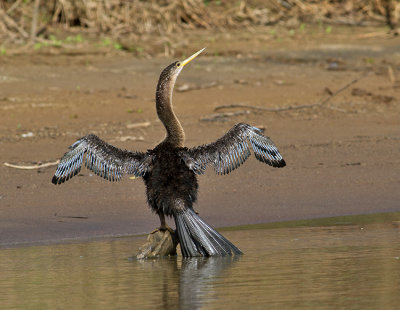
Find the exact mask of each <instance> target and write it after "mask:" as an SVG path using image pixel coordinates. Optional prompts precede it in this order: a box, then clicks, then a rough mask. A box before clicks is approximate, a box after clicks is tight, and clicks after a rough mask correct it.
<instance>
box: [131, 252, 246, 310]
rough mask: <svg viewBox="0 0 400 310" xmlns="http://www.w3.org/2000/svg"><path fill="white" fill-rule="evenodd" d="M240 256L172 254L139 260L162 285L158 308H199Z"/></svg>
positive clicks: (210, 296)
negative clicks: (182, 255) (162, 257)
mask: <svg viewBox="0 0 400 310" xmlns="http://www.w3.org/2000/svg"><path fill="white" fill-rule="evenodd" d="M239 259H240V256H220V257H191V258H182V257H172V258H165V259H159V260H144V261H138V262H140V264H142V266H143V267H144V268H145V269H147V268H149V270H147V271H150V274H149V276H150V277H153V276H154V278H157V281H159V285H161V288H160V289H161V290H162V297H161V304H160V309H198V308H200V307H202V306H204V303H203V301H204V300H210V299H213V298H212V294H213V293H214V286H215V285H216V283H218V279H219V278H223V277H224V273H225V272H226V271H227V270H228V269H229V268H231V267H232V265H233V264H234V263H235V262H236V261H238V260H239Z"/></svg>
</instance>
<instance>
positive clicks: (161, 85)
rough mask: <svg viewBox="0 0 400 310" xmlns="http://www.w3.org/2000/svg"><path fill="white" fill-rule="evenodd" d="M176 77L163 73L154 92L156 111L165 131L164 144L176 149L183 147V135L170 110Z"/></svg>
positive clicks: (176, 119) (180, 126)
mask: <svg viewBox="0 0 400 310" xmlns="http://www.w3.org/2000/svg"><path fill="white" fill-rule="evenodd" d="M176 76H177V75H173V76H171V75H166V76H165V74H164V72H163V73H162V74H161V76H160V80H159V82H158V85H157V92H156V109H157V114H158V117H159V119H160V120H161V122H162V123H163V124H164V127H165V129H166V131H167V136H166V138H165V140H164V142H168V143H171V144H172V145H174V146H176V147H183V145H184V140H185V133H184V131H183V128H182V125H181V123H180V122H179V120H178V118H177V117H176V115H175V113H174V111H173V109H172V91H173V88H174V85H175V81H176Z"/></svg>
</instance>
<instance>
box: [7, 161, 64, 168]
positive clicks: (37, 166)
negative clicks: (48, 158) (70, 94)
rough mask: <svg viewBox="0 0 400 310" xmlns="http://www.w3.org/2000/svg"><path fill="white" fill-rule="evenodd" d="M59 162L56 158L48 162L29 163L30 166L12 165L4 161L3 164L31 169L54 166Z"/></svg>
mask: <svg viewBox="0 0 400 310" xmlns="http://www.w3.org/2000/svg"><path fill="white" fill-rule="evenodd" d="M59 163H60V161H59V160H57V161H54V162H50V163H45V164H38V165H31V166H22V165H14V164H10V163H4V166H6V167H9V168H15V169H23V170H33V169H40V168H45V167H51V166H56V165H58V164H59Z"/></svg>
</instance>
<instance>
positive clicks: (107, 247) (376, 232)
mask: <svg viewBox="0 0 400 310" xmlns="http://www.w3.org/2000/svg"><path fill="white" fill-rule="evenodd" d="M398 218H399V216H398V215H397V218H396V219H392V220H385V221H384V222H379V223H376V222H375V223H363V224H354V221H353V222H351V221H350V222H348V220H346V221H347V222H343V223H336V224H333V225H332V224H329V225H328V226H316V227H281V228H269V229H266V228H260V227H259V226H258V227H256V228H258V229H242V230H234V231H224V232H223V234H224V235H225V236H226V237H228V238H229V239H231V240H232V241H234V242H235V244H236V245H238V246H239V247H240V248H241V249H242V251H243V252H244V253H245V255H243V256H241V257H239V258H236V259H235V258H208V259H206V258H203V259H202V258H197V259H182V258H181V257H180V256H178V257H174V258H169V259H158V260H148V261H137V260H129V259H128V257H130V256H132V255H133V254H134V252H135V250H136V249H137V248H138V247H139V246H140V245H141V244H142V243H143V242H144V240H145V238H144V237H132V238H117V239H112V240H101V241H92V242H84V243H70V244H57V245H46V246H44V245H42V246H30V247H20V248H8V249H2V250H0V308H1V309H243V308H247V309H399V307H400V242H399V241H400V221H399V220H398ZM314 224H315V223H314ZM294 226H295V225H294ZM249 228H251V227H249ZM253 228H254V227H253Z"/></svg>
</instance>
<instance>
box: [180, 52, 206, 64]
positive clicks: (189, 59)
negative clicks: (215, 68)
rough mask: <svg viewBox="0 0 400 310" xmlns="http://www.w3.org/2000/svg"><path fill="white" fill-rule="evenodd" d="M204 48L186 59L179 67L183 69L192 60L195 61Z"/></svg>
mask: <svg viewBox="0 0 400 310" xmlns="http://www.w3.org/2000/svg"><path fill="white" fill-rule="evenodd" d="M205 49H206V48H202V49H201V50H200V51H198V52H197V53H194V54H193V55H192V56H190V57H189V58H186V59H185V60H184V61H182V62H181V66H182V67H184V66H186V65H187V64H188V63H189V62H191V61H192V60H193V59H195V58H196V57H197V56H199V55H200V53H201V52H202V51H204V50H205Z"/></svg>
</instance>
